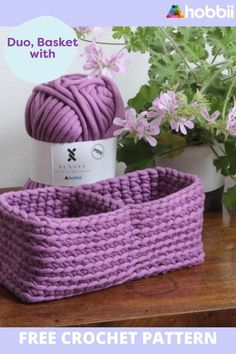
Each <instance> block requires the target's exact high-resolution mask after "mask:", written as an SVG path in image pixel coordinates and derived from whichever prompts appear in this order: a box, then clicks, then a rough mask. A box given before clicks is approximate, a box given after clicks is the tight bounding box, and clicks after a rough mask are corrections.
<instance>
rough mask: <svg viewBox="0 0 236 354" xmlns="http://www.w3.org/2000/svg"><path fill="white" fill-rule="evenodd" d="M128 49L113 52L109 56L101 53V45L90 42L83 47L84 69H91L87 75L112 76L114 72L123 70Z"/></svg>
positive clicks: (126, 60)
mask: <svg viewBox="0 0 236 354" xmlns="http://www.w3.org/2000/svg"><path fill="white" fill-rule="evenodd" d="M127 54H128V51H127V50H126V49H124V50H122V51H120V52H118V53H117V54H113V55H112V56H111V57H110V58H109V57H106V56H105V54H104V53H103V49H102V47H101V46H98V45H97V44H96V43H92V44H90V45H88V46H87V47H85V50H84V54H82V56H83V57H85V58H86V63H85V64H84V66H83V68H84V70H91V72H90V74H89V76H101V75H105V76H107V77H110V78H113V77H114V74H115V73H118V72H124V71H125V69H126V67H127V65H128V59H127Z"/></svg>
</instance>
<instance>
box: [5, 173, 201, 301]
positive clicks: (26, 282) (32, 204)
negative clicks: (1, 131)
mask: <svg viewBox="0 0 236 354" xmlns="http://www.w3.org/2000/svg"><path fill="white" fill-rule="evenodd" d="M203 208H204V192H203V186H202V182H201V181H200V180H199V179H198V178H197V177H196V176H192V175H188V174H185V173H181V172H178V171H175V170H171V169H168V168H166V169H164V168H154V169H146V170H140V171H135V172H132V173H129V174H126V175H124V176H120V177H116V178H112V179H109V180H104V181H101V182H97V183H94V184H90V185H85V186H80V187H77V188H62V187H49V188H39V189H35V190H23V191H19V192H9V193H5V194H3V195H1V196H0V282H1V284H2V285H4V286H5V287H6V288H8V289H9V290H10V291H12V292H13V293H14V294H15V295H16V296H18V297H19V298H20V299H21V300H22V301H24V302H41V301H49V300H54V299H60V298H64V297H69V296H73V295H76V294H83V293H87V292H91V291H95V290H99V289H103V288H107V287H110V286H114V285H118V284H122V283H124V282H126V281H129V280H134V279H140V278H143V277H148V276H153V275H157V274H160V273H165V272H167V271H172V270H176V269H180V268H183V267H189V266H193V265H197V264H200V263H202V262H203V260H204V251H203V245H202V241H201V233H202V223H203Z"/></svg>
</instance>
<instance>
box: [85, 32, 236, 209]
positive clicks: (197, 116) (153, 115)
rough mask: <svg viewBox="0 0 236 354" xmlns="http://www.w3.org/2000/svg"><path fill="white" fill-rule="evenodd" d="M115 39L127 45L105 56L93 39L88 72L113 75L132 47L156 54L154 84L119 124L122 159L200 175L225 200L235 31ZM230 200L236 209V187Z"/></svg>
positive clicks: (130, 165) (233, 167)
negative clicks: (174, 168)
mask: <svg viewBox="0 0 236 354" xmlns="http://www.w3.org/2000/svg"><path fill="white" fill-rule="evenodd" d="M78 36H79V37H80V38H81V39H83V35H82V36H81V35H78ZM113 38H114V39H119V45H121V46H122V49H121V50H119V51H118V53H117V54H115V55H113V56H112V57H111V58H106V57H104V56H103V53H102V49H101V47H97V45H96V43H94V42H93V43H92V44H91V45H89V47H88V48H87V50H86V51H85V57H86V60H87V63H86V64H85V66H84V68H85V69H90V70H92V73H96V75H97V74H98V73H101V74H104V73H105V74H109V75H110V76H111V77H112V76H113V74H114V73H116V72H118V71H124V70H123V69H124V63H125V61H126V55H127V51H128V52H132V51H133V52H140V53H145V52H147V53H149V70H148V76H149V81H148V83H147V84H146V85H143V86H141V87H140V89H139V91H138V93H137V94H136V96H135V97H133V98H131V99H130V100H129V101H128V108H127V111H126V119H125V120H121V119H119V117H117V118H116V119H115V121H114V123H115V124H116V125H117V131H116V135H117V136H119V145H118V161H123V162H125V164H126V171H132V170H135V169H140V168H146V167H152V166H155V165H156V164H160V165H165V166H171V167H177V168H179V169H184V170H185V171H186V172H190V173H191V172H192V173H197V174H198V175H199V176H200V177H201V178H202V179H203V181H204V183H205V189H206V192H210V195H209V196H210V201H213V205H214V206H217V203H216V199H215V198H216V197H217V198H218V204H221V199H222V193H223V176H231V177H232V178H234V176H235V175H236V102H235V100H234V97H235V96H236V28H233V27H213V28H207V27H196V28H195V27H166V28H162V27H137V28H135V29H132V28H131V27H113ZM122 39H123V42H121V40H122ZM100 44H103V43H100ZM104 44H105V43H104ZM86 53H87V54H86ZM137 75H138V73H137ZM214 191H216V192H214ZM224 202H225V204H226V206H227V207H228V208H229V209H231V210H236V186H233V187H232V188H230V189H229V190H228V191H226V193H225V194H224ZM210 204H211V203H210ZM207 207H208V208H209V205H208V206H207ZM210 207H211V205H210Z"/></svg>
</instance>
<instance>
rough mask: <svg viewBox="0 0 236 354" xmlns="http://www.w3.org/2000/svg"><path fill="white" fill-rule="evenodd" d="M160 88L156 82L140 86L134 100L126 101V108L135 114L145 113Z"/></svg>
mask: <svg viewBox="0 0 236 354" xmlns="http://www.w3.org/2000/svg"><path fill="white" fill-rule="evenodd" d="M160 92H161V86H160V85H159V83H158V82H157V81H150V82H149V85H143V86H141V88H140V90H139V92H138V93H137V95H136V96H135V97H134V98H131V99H130V100H129V101H128V106H129V107H133V108H135V109H136V111H137V112H141V111H145V110H147V109H148V108H150V107H151V106H152V102H153V100H154V99H155V98H156V97H157V96H158V95H159V94H160Z"/></svg>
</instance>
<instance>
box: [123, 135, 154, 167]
mask: <svg viewBox="0 0 236 354" xmlns="http://www.w3.org/2000/svg"><path fill="white" fill-rule="evenodd" d="M122 144H123V146H118V151H117V161H118V162H125V163H126V165H127V168H126V172H131V171H135V170H139V169H144V168H148V167H154V166H155V165H156V163H155V155H154V153H153V151H152V148H151V146H150V145H149V144H148V143H147V142H145V141H144V140H139V141H138V142H137V143H135V142H134V139H133V138H132V137H126V138H125V139H123V141H122Z"/></svg>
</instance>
